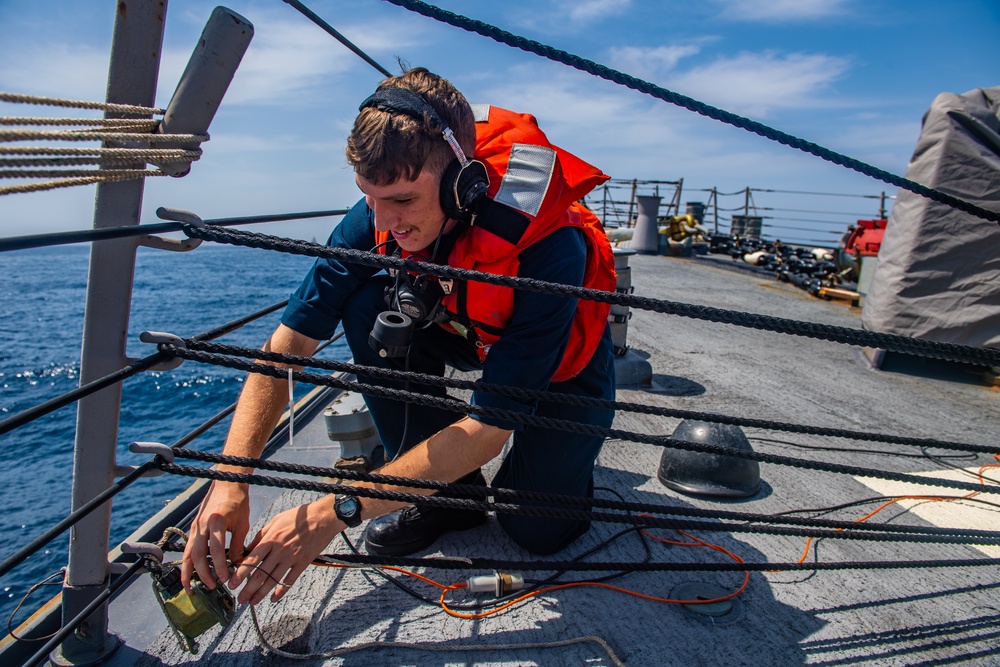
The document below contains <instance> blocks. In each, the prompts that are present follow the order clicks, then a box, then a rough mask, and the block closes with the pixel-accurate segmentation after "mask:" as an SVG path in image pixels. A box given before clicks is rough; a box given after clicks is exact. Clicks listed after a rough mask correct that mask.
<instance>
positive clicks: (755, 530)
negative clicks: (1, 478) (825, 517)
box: [156, 461, 1000, 545]
mask: <svg viewBox="0 0 1000 667" xmlns="http://www.w3.org/2000/svg"><path fill="white" fill-rule="evenodd" d="M156 466H157V467H158V468H159V469H160V470H162V471H164V472H166V473H170V474H172V475H181V476H184V477H200V478H204V479H211V480H215V481H221V482H235V483H239V484H254V485H257V486H268V487H272V488H278V489H293V490H296V491H318V492H320V493H327V494H338V493H339V494H342V495H343V494H347V495H353V496H361V497H362V498H375V499H377V500H389V501H392V502H399V503H404V504H407V503H408V504H418V505H426V506H430V507H443V508H451V509H462V510H478V511H491V512H498V513H501V514H515V515H519V516H540V517H546V518H551V519H566V520H572V521H598V522H601V523H622V524H628V525H630V526H641V527H643V528H669V529H673V530H700V531H705V532H716V533H718V532H727V533H751V534H757V535H760V534H764V535H788V536H793V537H813V538H817V539H820V538H833V539H841V540H861V541H865V542H915V543H920V544H970V543H972V544H988V545H996V544H1000V538H993V539H990V540H986V539H983V538H972V539H966V538H962V537H953V536H949V535H928V534H924V533H885V532H881V531H873V530H859V529H852V530H840V529H834V530H828V529H822V528H808V529H807V528H792V527H789V526H775V525H763V524H752V523H725V522H716V521H691V520H688V519H671V518H665V517H650V516H635V515H633V514H615V513H607V512H593V511H591V512H588V511H585V510H576V509H569V508H566V507H554V506H541V505H535V504H523V505H522V504H518V503H500V502H496V501H489V500H474V499H471V498H447V497H443V496H425V495H421V494H417V493H403V492H400V491H385V490H381V489H370V488H367V487H363V486H351V485H348V484H331V483H328V482H313V481H310V480H304V479H289V478H287V477H269V476H267V475H255V474H250V475H248V474H243V473H233V472H223V471H221V470H217V469H215V468H210V469H205V468H195V467H191V466H181V465H176V464H173V463H166V462H162V461H160V462H157V464H156Z"/></svg>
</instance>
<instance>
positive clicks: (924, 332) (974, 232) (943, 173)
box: [861, 86, 1000, 347]
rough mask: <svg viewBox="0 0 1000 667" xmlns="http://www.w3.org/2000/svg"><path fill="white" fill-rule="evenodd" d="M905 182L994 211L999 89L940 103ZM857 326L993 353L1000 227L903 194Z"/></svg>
mask: <svg viewBox="0 0 1000 667" xmlns="http://www.w3.org/2000/svg"><path fill="white" fill-rule="evenodd" d="M906 177H907V178H909V179H911V180H914V181H916V182H918V183H922V184H924V185H927V186H930V187H932V188H937V189H940V190H942V191H943V192H947V193H949V194H952V195H955V196H957V197H960V198H962V199H965V200H967V201H970V202H972V203H974V204H978V205H979V206H982V207H984V208H987V209H990V210H993V211H1000V86H998V87H994V88H978V89H976V90H972V91H969V92H968V93H965V94H964V95H955V94H954V93H942V94H941V95H938V96H937V98H936V99H935V100H934V102H933V103H932V104H931V106H930V109H928V110H927V113H926V114H925V115H924V120H923V129H922V130H921V133H920V139H919V140H918V141H917V147H916V150H914V152H913V157H912V158H911V160H910V164H909V166H908V167H907V169H906ZM861 323H862V325H863V326H864V328H865V329H869V330H872V331H879V332H883V333H895V334H902V335H905V336H911V337H914V338H922V339H927V340H935V341H941V342H948V343H962V344H965V345H977V346H984V347H1000V225H997V224H996V223H994V222H989V221H987V220H983V219H981V218H976V217H974V216H971V215H969V214H967V213H962V212H960V211H958V210H955V209H953V208H951V207H949V206H947V205H945V204H939V203H937V202H934V201H931V200H930V199H926V198H924V197H921V196H920V195H916V194H913V193H911V192H909V191H906V190H900V192H899V197H898V198H897V200H896V205H895V206H893V209H892V214H891V216H890V217H889V225H888V228H887V229H886V233H885V238H884V240H883V242H882V247H881V249H880V251H879V256H878V266H877V268H876V269H875V274H874V277H873V279H872V285H871V289H870V290H869V293H868V296H867V298H866V299H865V305H864V311H863V312H862V315H861Z"/></svg>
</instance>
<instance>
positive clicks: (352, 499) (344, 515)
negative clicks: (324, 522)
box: [333, 496, 361, 528]
mask: <svg viewBox="0 0 1000 667" xmlns="http://www.w3.org/2000/svg"><path fill="white" fill-rule="evenodd" d="M333 511H334V512H335V513H336V514H337V518H338V519H340V520H341V521H343V522H344V523H346V524H347V526H348V527H349V528H354V527H355V526H360V525H361V501H360V500H358V498H357V496H337V500H336V501H334V503H333Z"/></svg>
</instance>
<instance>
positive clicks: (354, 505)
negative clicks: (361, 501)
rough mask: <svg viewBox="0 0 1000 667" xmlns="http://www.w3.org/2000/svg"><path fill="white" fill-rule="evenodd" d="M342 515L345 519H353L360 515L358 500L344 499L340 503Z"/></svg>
mask: <svg viewBox="0 0 1000 667" xmlns="http://www.w3.org/2000/svg"><path fill="white" fill-rule="evenodd" d="M339 504H340V513H341V515H343V516H345V517H353V516H354V515H355V514H357V513H358V499H357V498H350V497H348V498H344V499H343V500H341V501H340V503H339Z"/></svg>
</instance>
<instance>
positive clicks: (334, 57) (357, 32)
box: [161, 17, 421, 108]
mask: <svg viewBox="0 0 1000 667" xmlns="http://www.w3.org/2000/svg"><path fill="white" fill-rule="evenodd" d="M258 23H259V27H258V28H257V29H256V33H255V35H254V38H253V41H251V43H250V48H249V49H248V50H247V53H246V55H245V56H244V58H243V61H242V63H241V64H240V67H239V70H238V71H237V73H236V77H235V78H234V79H233V83H232V85H231V86H230V88H229V91H228V92H227V93H226V104H227V105H228V106H232V105H242V104H252V105H260V106H281V107H298V108H305V107H313V106H315V105H316V104H318V103H321V101H322V100H324V99H329V96H330V93H331V92H332V90H333V89H334V88H335V86H336V85H337V84H336V81H337V79H338V77H342V76H343V75H344V74H346V73H348V72H351V71H354V70H356V69H358V68H359V66H361V67H367V65H363V64H362V63H361V61H360V60H359V59H358V57H357V56H356V55H355V54H353V53H351V52H350V51H349V50H348V49H347V48H346V47H344V46H343V45H341V44H340V43H338V42H337V41H336V40H334V39H333V38H332V37H330V36H329V35H327V34H326V33H325V32H323V31H322V30H320V29H319V28H317V27H316V26H314V25H312V24H311V23H307V22H304V21H299V20H295V21H293V20H286V19H279V18H275V17H270V18H267V17H265V19H264V20H259V21H258ZM342 33H343V34H345V35H351V36H352V37H351V41H353V42H354V43H355V44H357V45H358V47H359V48H361V49H362V50H363V51H365V52H366V53H369V54H370V55H379V54H383V55H384V54H386V53H394V52H397V51H398V50H401V49H406V48H408V47H410V46H412V45H414V44H417V43H419V42H420V40H421V35H419V34H415V31H414V29H413V27H412V26H410V25H408V26H406V27H405V28H404V26H403V25H402V24H399V23H391V22H384V21H383V22H380V23H379V24H378V25H377V26H374V25H366V24H360V25H354V26H350V27H346V28H343V29H342ZM189 55H190V51H188V50H182V49H173V50H171V51H169V52H167V53H166V54H165V55H164V62H163V68H162V69H163V76H162V77H161V80H162V81H163V83H164V86H162V88H168V87H170V86H172V85H173V82H175V81H177V79H178V78H179V76H180V74H181V72H183V69H184V66H185V64H186V63H187V59H188V57H189ZM390 65H392V63H383V66H390ZM390 69H391V67H390ZM168 82H169V86H168V85H167V84H168ZM168 99H169V98H168Z"/></svg>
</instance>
